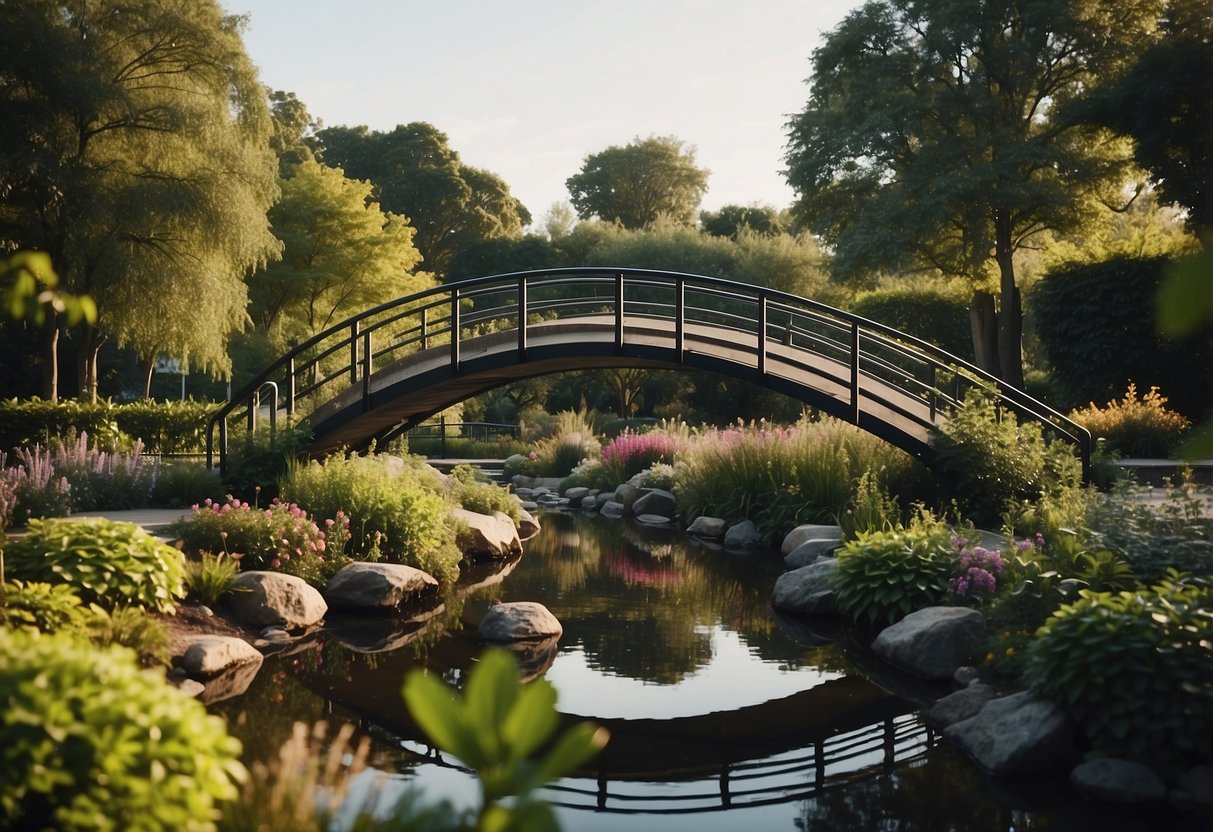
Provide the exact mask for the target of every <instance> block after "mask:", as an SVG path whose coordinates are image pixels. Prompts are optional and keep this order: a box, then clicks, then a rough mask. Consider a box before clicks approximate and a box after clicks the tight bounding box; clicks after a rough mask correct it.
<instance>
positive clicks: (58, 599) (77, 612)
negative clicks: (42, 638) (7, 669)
mask: <svg viewBox="0 0 1213 832" xmlns="http://www.w3.org/2000/svg"><path fill="white" fill-rule="evenodd" d="M0 589H2V590H3V592H0V628H2V627H9V628H12V629H19V630H20V629H24V630H38V631H40V632H43V633H53V632H57V631H59V630H68V631H71V632H76V633H81V632H84V631H86V630H87V628H88V625H89V622H90V621H91V619H92V615H93V614H92V611H91V610H90V608H89V607H87V606H85V605H84V604H83V603H82V602H81V601H80V596H79V595H77V594H76V590H75V588H74V587H73V586H71V585H70V584H48V583H43V582H40V581H10V582H8V583H6V584H4V586H3V587H0Z"/></svg>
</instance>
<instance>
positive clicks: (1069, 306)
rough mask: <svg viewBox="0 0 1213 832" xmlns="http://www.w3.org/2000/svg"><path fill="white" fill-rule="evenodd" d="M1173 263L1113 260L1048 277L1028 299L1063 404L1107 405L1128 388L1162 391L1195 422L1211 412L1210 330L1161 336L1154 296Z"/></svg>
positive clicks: (1057, 271)
mask: <svg viewBox="0 0 1213 832" xmlns="http://www.w3.org/2000/svg"><path fill="white" fill-rule="evenodd" d="M1170 263H1171V261H1169V260H1168V259H1167V258H1163V257H1154V258H1132V257H1116V258H1112V259H1110V260H1107V261H1104V262H1102V263H1090V264H1079V265H1071V266H1067V267H1062V268H1058V269H1054V270H1051V271H1049V272H1048V273H1047V274H1045V275H1044V277H1042V278H1041V280H1040V281H1039V282H1038V283H1037V284H1036V286H1035V287H1034V288H1033V290H1032V292H1031V293H1030V294H1029V296H1028V305H1029V308H1030V311H1031V314H1030V316H1029V319H1030V320H1031V321H1032V322H1033V327H1034V328H1035V331H1036V335H1037V337H1038V338H1039V339H1040V343H1041V345H1042V346H1043V347H1044V353H1045V356H1046V357H1047V358H1048V361H1049V365H1050V366H1051V367H1052V375H1053V380H1054V382H1055V384H1056V385H1057V387H1058V389H1059V392H1060V394H1061V396H1062V400H1061V401H1059V402H1057V403H1056V404H1055V406H1060V407H1063V408H1069V407H1081V406H1083V405H1085V404H1087V403H1088V402H1106V401H1110V400H1112V399H1113V398H1115V397H1116V396H1117V395H1119V394H1120V393H1121V392H1122V391H1123V390H1124V389H1125V388H1126V387H1127V386H1128V384H1129V383H1130V382H1133V383H1135V384H1136V385H1137V386H1138V387H1139V388H1142V389H1150V388H1152V387H1157V388H1159V389H1160V390H1164V391H1166V393H1167V395H1168V397H1169V398H1170V400H1171V405H1172V407H1174V408H1175V409H1176V410H1178V411H1179V412H1180V413H1182V414H1184V415H1185V416H1188V417H1189V418H1192V419H1195V418H1198V417H1201V416H1202V415H1203V414H1204V413H1206V412H1208V411H1209V409H1210V408H1213V327H1210V326H1209V325H1205V326H1204V327H1203V328H1200V329H1197V330H1195V331H1192V332H1189V333H1188V334H1187V335H1185V336H1184V337H1182V338H1179V337H1167V336H1163V335H1160V334H1159V332H1158V320H1157V318H1156V313H1155V296H1156V295H1157V294H1158V292H1159V290H1160V287H1161V286H1162V284H1163V280H1164V277H1165V275H1166V272H1167V270H1168V268H1169V267H1170Z"/></svg>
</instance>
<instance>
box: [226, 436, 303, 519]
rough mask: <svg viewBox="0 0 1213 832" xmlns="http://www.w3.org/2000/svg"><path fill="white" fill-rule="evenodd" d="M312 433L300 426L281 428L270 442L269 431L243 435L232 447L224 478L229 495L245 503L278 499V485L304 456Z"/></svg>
mask: <svg viewBox="0 0 1213 832" xmlns="http://www.w3.org/2000/svg"><path fill="white" fill-rule="evenodd" d="M310 438H311V432H310V431H309V430H308V429H307V428H305V427H303V426H300V425H291V426H288V427H285V428H283V427H279V428H278V433H277V435H275V436H274V438H273V439H271V438H270V431H269V428H268V427H259V428H258V429H257V430H256V431H254V432H253V433H243V435H242V436H241V438H240V439H238V440H237V441H235V442H233V443H232V446H231V448H230V449H229V453H228V459H227V470H226V472H225V473H224V475H223V485H224V488H225V489H226V493H229V494H232V495H234V496H236V497H239V498H240V499H241V500H257V499H258V498H259V497H265V498H266V499H269V498H272V497H276V496H278V481H279V480H280V479H281V478H282V476H283V475H284V474H285V473H286V470H287V467H288V466H289V465H290V464H291V463H292V462H295V461H296V460H298V459H300V458H302V457H303V456H304V451H305V449H306V446H307V442H308V440H309V439H310Z"/></svg>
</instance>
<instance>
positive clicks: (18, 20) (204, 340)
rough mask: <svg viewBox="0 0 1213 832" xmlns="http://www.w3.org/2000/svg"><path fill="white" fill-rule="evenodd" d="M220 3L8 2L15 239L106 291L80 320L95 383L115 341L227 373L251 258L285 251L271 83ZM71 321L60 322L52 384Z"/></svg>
mask: <svg viewBox="0 0 1213 832" xmlns="http://www.w3.org/2000/svg"><path fill="white" fill-rule="evenodd" d="M240 25H241V20H240V19H239V18H235V17H230V16H225V15H224V14H223V12H222V10H221V9H220V7H219V5H218V3H216V2H214V0H138V2H135V1H134V0H93V2H89V3H80V2H54V0H22V2H20V3H0V31H3V32H4V39H5V47H4V49H3V50H0V111H2V112H3V113H4V118H3V119H0V194H2V195H3V201H2V202H0V243H2V244H3V245H4V246H6V247H11V248H32V249H41V250H43V251H46V252H47V253H49V254H50V256H51V259H52V261H53V263H54V267H55V269H56V271H57V272H58V273H59V275H60V277H61V278H62V280H63V284H64V287H65V289H66V290H68V291H70V292H76V293H81V294H87V295H89V296H91V297H92V298H93V299H94V301H95V302H96V304H97V311H98V319H97V322H96V324H94V325H87V326H84V327H83V328H82V329H81V330H80V331H79V332H78V334H77V336H76V337H77V338H78V346H77V354H78V355H79V357H80V359H79V368H78V371H79V375H80V393H81V396H82V397H83V398H91V397H95V395H96V391H97V353H98V350H99V349H100V347H101V345H102V344H103V343H105V342H106V341H107V340H111V339H112V340H113V341H114V342H115V343H117V344H118V345H119V346H127V347H130V348H132V349H133V350H134V351H135V352H136V353H137V354H138V355H139V356H140V358H141V359H142V360H144V362H145V363H147V362H150V361H153V360H154V359H155V356H156V355H157V354H158V353H166V354H168V355H170V356H172V357H175V358H177V359H180V360H182V361H183V363H187V364H188V365H189V366H191V367H194V368H196V369H200V370H204V371H207V372H210V373H211V374H213V375H219V376H222V375H225V374H226V373H228V372H229V371H230V361H229V359H228V355H227V341H228V338H229V336H230V335H231V334H232V333H233V332H234V331H237V330H239V329H241V328H243V326H244V325H245V323H246V321H247V320H248V316H247V313H246V311H245V307H246V305H247V300H248V298H247V290H246V288H245V284H244V280H243V278H244V276H245V274H246V272H248V271H249V270H250V269H252V268H253V267H254V266H256V265H258V264H261V263H264V262H265V261H266V260H267V259H269V258H271V257H273V256H276V255H277V252H278V250H279V247H280V246H279V244H278V242H277V241H276V240H275V239H274V237H273V235H272V234H271V233H270V230H269V223H268V220H267V218H266V211H267V210H268V208H269V206H270V204H271V203H272V201H273V199H274V198H275V196H276V193H277V188H276V180H275V174H276V170H277V165H276V160H275V158H274V154H273V153H272V152H271V150H270V148H269V143H268V140H269V134H270V121H269V114H268V108H267V105H266V101H265V93H264V90H263V89H262V87H261V86H260V84H259V83H258V80H257V73H256V70H255V68H254V66H253V64H252V63H251V62H250V61H249V59H248V56H247V55H246V54H245V51H244V46H243V43H242V41H241V37H240ZM58 333H59V324H58V322H56V321H54V320H52V321H50V322H48V324H47V326H46V328H45V341H44V345H45V352H46V358H47V364H46V366H47V373H46V376H45V378H44V384H43V388H44V393H45V395H46V396H47V397H49V398H53V397H54V396H55V395H56V393H57V387H58V364H57V360H56V352H57V343H58Z"/></svg>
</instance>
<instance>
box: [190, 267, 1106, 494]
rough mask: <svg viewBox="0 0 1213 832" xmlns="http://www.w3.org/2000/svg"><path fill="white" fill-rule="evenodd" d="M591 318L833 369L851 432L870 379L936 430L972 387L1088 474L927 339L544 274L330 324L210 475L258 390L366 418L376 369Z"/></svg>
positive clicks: (702, 296) (743, 294)
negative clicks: (731, 341)
mask: <svg viewBox="0 0 1213 832" xmlns="http://www.w3.org/2000/svg"><path fill="white" fill-rule="evenodd" d="M586 319H593V320H595V321H599V322H601V321H607V322H609V323H610V325H612V326H613V328H614V333H615V336H614V337H615V346H616V349H617V350H618V351H619V352H620V353H622V352H623V351H624V349H625V346H626V343H627V339H626V336H627V330H628V329H629V328H633V329H634V328H635V327H636V326H638V325H640V324H643V323H645V322H648V323H650V324H652V325H654V326H663V327H665V328H666V329H667V330H668V331H670V333H671V335H672V341H673V344H674V355H675V356H676V360H677V361H678V362H679V363H681V362H682V359H683V355H684V350H685V345H686V341H687V337H688V333H691V332H692V331H693V330H695V328H697V327H698V328H707V327H711V328H713V329H714V330H715V331H717V332H720V331H726V332H731V333H734V334H735V337H736V339H737V344H738V345H739V349H740V348H742V347H744V350H743V351H745V350H749V351H752V353H753V355H752V358H751V357H750V356H749V352H746V354H745V356H744V357H739V359H738V360H739V361H742V360H744V361H752V362H753V363H752V364H751V365H749V366H750V369H752V370H753V371H756V372H757V374H758V375H759V376H760V377H762V376H764V375H765V374H766V373H767V372H768V363H769V362H770V361H776V360H780V361H784V360H789V355H791V356H792V360H794V359H795V356H796V355H804V356H816V357H820V358H822V359H825V360H826V361H827V362H829V363H830V365H831V367H833V369H829V370H822V369H820V367H818V369H817V370H816V371H817V372H820V373H822V374H823V375H822V379H823V383H826V382H828V383H829V384H831V385H833V386H834V387H835V388H837V389H838V390H840V391H841V392H838V393H837V397H838V402H839V403H840V406H841V408H842V410H843V411H845V415H847V416H848V417H849V418H850V420H851V421H853V422H858V421H859V414H860V410H861V398H862V395H863V394H862V393H861V387H862V382H863V381H864V380H866V379H871V380H875V381H879V382H882V383H883V384H884V385H886V386H887V387H888V388H889V389H891V390H893V391H897V392H899V393H903V394H905V395H906V396H910V397H913V398H914V399H918V400H922V401H924V402H926V403H927V404H928V408H929V417H928V421H929V422H930V423H931V424H933V423H935V421H936V419H937V416H938V415H939V414H940V413H945V414H946V412H948V411H950V410H951V409H953V408H955V407H957V406H958V405H959V403H960V402H961V401H962V400H963V398H964V395H965V393H966V391H967V390H969V389H971V388H980V389H982V390H984V391H986V392H987V393H988V394H989V395H991V396H993V397H994V398H995V399H996V400H997V402H998V404H999V405H1000V407H1001V408H1004V409H1006V410H1010V411H1012V412H1014V413H1015V414H1016V415H1017V417H1019V418H1020V419H1027V420H1031V421H1033V422H1036V423H1038V424H1040V425H1041V426H1042V427H1043V428H1044V429H1045V430H1046V431H1047V432H1048V433H1049V434H1051V435H1052V436H1054V437H1058V438H1060V439H1063V440H1064V441H1067V442H1069V443H1071V444H1072V445H1074V447H1075V448H1076V450H1077V452H1078V454H1079V456H1080V457H1081V459H1082V461H1083V466H1084V474H1086V473H1087V471H1088V468H1089V460H1090V448H1091V438H1090V434H1089V433H1087V431H1086V430H1084V429H1083V428H1082V427H1081V426H1079V425H1077V424H1075V423H1074V422H1072V421H1070V420H1069V419H1067V418H1066V417H1065V416H1063V415H1062V414H1060V413H1058V412H1057V411H1055V410H1053V409H1051V408H1049V407H1048V406H1047V405H1044V404H1042V403H1041V402H1039V401H1036V400H1035V399H1033V398H1031V397H1030V396H1028V395H1027V394H1025V393H1023V392H1022V391H1019V390H1016V389H1015V388H1013V387H1010V386H1007V385H1004V384H1003V383H1002V382H1001V381H999V380H998V379H997V378H995V377H993V376H991V375H989V374H988V373H985V372H983V371H982V370H980V369H978V368H977V367H975V366H973V365H972V364H970V363H968V362H966V361H963V360H962V359H960V358H958V357H956V356H953V355H951V354H949V353H947V352H945V351H943V350H942V349H940V348H938V347H936V346H934V345H932V344H929V343H927V342H925V341H922V340H920V339H917V338H914V337H912V336H910V335H907V334H905V333H902V332H899V331H897V330H894V329H892V328H891V327H887V326H884V325H883V324H880V323H877V322H875V321H870V320H867V319H864V318H861V317H859V316H856V315H853V314H851V313H849V312H845V311H843V310H839V309H835V308H833V307H830V306H827V305H825V304H822V303H818V302H816V301H813V300H810V299H807V298H801V297H797V296H796V295H791V294H788V293H785V292H780V291H777V290H774V289H768V288H764V287H760V286H752V285H748V284H743V283H737V282H735V281H729V280H723V279H720V278H713V277H703V276H698V275H687V274H678V273H669V272H658V271H651V270H642V269H614V268H575V269H545V270H539V271H532V272H523V273H518V274H508V275H494V276H490V277H483V278H475V279H472V280H465V281H462V282H459V283H453V284H449V285H445V286H437V287H434V288H432V289H428V290H426V291H423V292H419V293H417V294H414V295H410V296H408V297H404V298H399V299H397V300H393V301H390V302H388V303H384V304H381V305H379V306H376V307H374V308H372V309H368V310H366V311H365V312H361V313H359V314H357V315H354V316H351V317H350V318H347V319H346V320H344V321H341V322H339V323H337V324H334V325H333V326H330V327H329V328H327V329H325V330H324V331H322V332H320V333H317V334H316V335H314V336H312V337H311V338H309V339H307V340H306V341H304V342H302V343H300V344H298V345H296V346H294V347H293V348H292V349H291V350H290V351H289V352H287V353H286V354H285V355H283V356H282V357H281V358H279V359H278V360H277V361H275V362H274V363H272V364H271V365H270V366H269V367H267V368H266V369H265V370H263V371H262V372H261V373H259V374H258V375H257V376H256V377H255V378H254V379H252V380H251V381H250V382H249V383H248V384H247V385H246V386H245V387H244V388H243V389H241V390H240V391H238V392H237V393H236V394H234V395H233V397H232V399H231V401H229V402H227V403H226V404H225V405H223V406H222V407H221V408H220V409H219V410H218V411H217V412H216V413H215V414H214V415H213V416H212V418H211V420H210V422H209V424H208V427H207V461H208V464H213V456H214V453H215V451H216V447H215V433H216V429H218V433H219V446H218V448H217V450H218V454H219V462H220V466H221V467H223V466H224V465H225V462H226V458H227V444H228V443H227V437H228V429H227V425H228V422H229V420H230V419H233V418H234V419H242V420H243V421H244V422H245V424H246V425H248V426H250V427H251V426H253V425H255V423H256V421H257V417H258V412H259V411H261V410H263V409H264V407H265V406H264V405H263V402H262V399H261V398H260V397H259V391H262V390H263V389H264V388H266V385H267V384H273V385H275V386H276V388H277V391H278V396H277V404H276V407H275V408H274V409H275V410H279V409H280V410H281V411H282V415H283V416H284V417H285V418H286V419H287V420H291V419H299V418H302V417H304V416H305V415H306V414H307V413H308V412H310V411H311V410H313V409H314V408H315V407H317V406H319V405H320V404H323V403H325V402H327V401H329V400H332V399H335V398H336V397H337V396H338V395H340V394H344V393H346V391H348V390H349V389H351V388H353V389H355V390H357V389H358V388H361V396H362V400H363V403H364V406H365V407H369V406H370V405H369V402H370V395H371V391H372V379H373V377H374V374H375V372H376V369H377V368H382V367H384V366H386V365H387V364H390V363H392V362H396V361H399V360H400V359H403V358H406V357H410V356H412V357H413V358H414V359H416V360H418V361H424V362H430V363H431V364H447V365H449V366H450V367H451V368H452V371H453V372H455V373H458V370H459V367H460V365H461V362H462V359H463V355H462V348H463V346H464V344H466V343H467V342H468V341H469V340H470V339H473V338H477V337H480V336H485V335H490V334H495V335H496V337H499V338H500V337H502V336H503V335H504V334H505V333H513V336H512V337H513V338H516V340H517V349H518V353H519V358H520V360H524V359H525V356H526V353H527V349H528V343H529V338H530V336H531V335H532V334H533V333H534V332H535V331H536V328H537V327H541V326H549V325H551V324H552V323H554V322H560V321H573V320H581V321H585V320H586ZM506 337H511V336H506ZM746 344H752V345H753V346H752V347H745V346H744V345H746ZM789 351H790V352H789ZM740 355H741V353H739V356H740ZM819 363H820V362H819ZM867 395H869V397H870V395H871V394H870V392H869V393H868V394H867ZM891 406H894V405H891ZM426 415H428V414H426Z"/></svg>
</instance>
